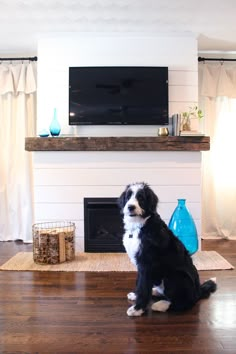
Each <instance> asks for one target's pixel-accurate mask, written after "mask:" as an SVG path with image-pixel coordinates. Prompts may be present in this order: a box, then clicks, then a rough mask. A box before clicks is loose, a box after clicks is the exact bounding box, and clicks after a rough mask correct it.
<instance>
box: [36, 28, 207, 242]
mask: <svg viewBox="0 0 236 354" xmlns="http://www.w3.org/2000/svg"><path fill="white" fill-rule="evenodd" d="M107 65H108V66H109V65H111V66H113V65H119V66H122V65H125V66H129V65H130V66H168V68H169V115H172V114H174V113H178V112H181V111H183V110H186V109H187V108H188V107H189V106H190V105H191V104H192V103H193V102H197V99H198V72H197V65H198V63H197V40H196V38H193V37H191V36H179V37H178V36H173V37H170V36H168V37H167V36H159V37H157V36H153V35H150V36H147V35H145V36H142V35H138V34H137V35H130V34H121V35H116V36H109V35H106V34H103V35H99V34H98V35H97V36H96V37H94V35H89V34H87V35H84V36H82V35H76V34H73V35H72V34H63V35H57V36H55V37H54V38H43V39H41V40H40V41H39V46H38V98H37V103H38V109H37V116H38V122H37V131H38V132H39V130H41V129H45V128H48V127H49V124H50V121H51V119H52V115H53V109H54V108H57V113H58V119H59V121H60V123H61V126H62V134H73V135H78V136H156V134H157V128H158V127H156V126H145V125H144V126H135V127H133V126H132V127H131V126H125V127H119V126H116V127H115V126H113V127H106V126H93V127H87V126H84V127H73V128H72V127H69V125H68V68H69V66H107ZM144 120H145V117H144ZM33 166H34V200H35V222H41V221H50V220H71V221H74V222H75V223H76V237H77V239H78V241H79V243H80V245H81V249H83V237H84V212H83V198H84V197H118V196H119V195H120V193H121V192H122V191H123V189H124V187H125V186H126V185H127V184H128V183H131V182H136V181H144V182H147V183H149V184H150V186H151V187H152V188H153V189H154V190H155V192H156V193H157V195H158V197H159V199H160V203H159V208H158V211H159V213H160V214H161V216H162V217H163V219H164V220H165V221H166V222H168V221H169V219H170V216H171V214H172V212H173V210H174V208H175V206H176V205H177V199H178V198H186V200H187V206H188V207H189V209H190V212H191V213H192V215H193V217H194V220H195V222H196V225H197V229H198V233H199V236H200V235H201V152H199V151H197V152H188V151H183V152H177V151H176V152H175V151H173V152H170V151H155V152H154V151H153V152H152V151H141V152H140V151H120V152H118V151H117V152H113V151H96V152H95V151H46V152H45V151H44V152H33Z"/></svg>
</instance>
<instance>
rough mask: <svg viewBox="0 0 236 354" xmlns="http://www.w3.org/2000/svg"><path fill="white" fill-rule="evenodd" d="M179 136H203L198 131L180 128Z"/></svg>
mask: <svg viewBox="0 0 236 354" xmlns="http://www.w3.org/2000/svg"><path fill="white" fill-rule="evenodd" d="M180 135H181V136H205V134H204V133H200V132H198V131H197V130H182V131H181V132H180Z"/></svg>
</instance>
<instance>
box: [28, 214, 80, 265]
mask: <svg viewBox="0 0 236 354" xmlns="http://www.w3.org/2000/svg"><path fill="white" fill-rule="evenodd" d="M32 232H33V259H34V262H35V263H38V264H58V263H62V262H68V261H72V260H73V259H74V258H75V224H74V223H73V222H70V221H54V222H43V223H37V224H34V225H33V226H32Z"/></svg>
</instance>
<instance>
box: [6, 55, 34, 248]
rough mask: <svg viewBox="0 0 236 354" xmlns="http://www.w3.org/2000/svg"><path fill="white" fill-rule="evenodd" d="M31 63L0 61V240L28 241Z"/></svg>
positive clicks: (30, 223) (32, 123)
mask: <svg viewBox="0 0 236 354" xmlns="http://www.w3.org/2000/svg"><path fill="white" fill-rule="evenodd" d="M35 77H36V76H35V63H32V62H30V63H21V64H19V63H18V64H13V63H12V64H5V62H3V63H1V64H0V241H10V240H18V239H21V240H23V241H24V242H32V231H31V228H32V223H33V192H32V161H31V158H32V157H31V153H28V152H26V151H25V137H26V136H33V135H34V134H35V121H36V79H35Z"/></svg>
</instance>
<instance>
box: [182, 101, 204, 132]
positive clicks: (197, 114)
mask: <svg viewBox="0 0 236 354" xmlns="http://www.w3.org/2000/svg"><path fill="white" fill-rule="evenodd" d="M196 118H197V119H202V118H203V113H202V110H201V109H199V108H198V106H197V105H194V106H193V107H189V110H188V111H186V112H183V113H182V114H181V129H180V130H181V131H191V120H192V119H196Z"/></svg>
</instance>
